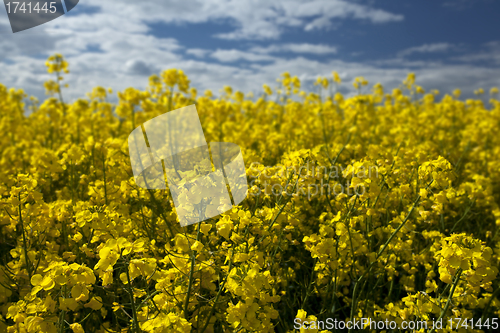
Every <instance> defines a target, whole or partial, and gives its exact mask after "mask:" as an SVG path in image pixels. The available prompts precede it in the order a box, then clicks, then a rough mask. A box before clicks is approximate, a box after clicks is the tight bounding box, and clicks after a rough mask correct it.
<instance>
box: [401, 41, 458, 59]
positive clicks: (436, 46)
mask: <svg viewBox="0 0 500 333" xmlns="http://www.w3.org/2000/svg"><path fill="white" fill-rule="evenodd" d="M453 47H454V46H453V44H450V43H433V44H424V45H421V46H414V47H410V48H408V49H405V50H403V51H401V52H399V53H398V55H399V56H400V57H405V56H409V55H411V54H413V53H436V52H446V51H448V50H450V49H452V48H453Z"/></svg>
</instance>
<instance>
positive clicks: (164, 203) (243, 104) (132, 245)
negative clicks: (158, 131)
mask: <svg viewBox="0 0 500 333" xmlns="http://www.w3.org/2000/svg"><path fill="white" fill-rule="evenodd" d="M47 67H48V71H49V73H53V75H54V78H55V80H53V81H49V82H46V84H45V88H46V89H47V93H48V94H49V95H50V96H49V98H48V99H46V100H45V101H43V102H38V101H36V100H35V99H34V98H27V96H26V95H25V93H24V92H23V91H22V90H16V89H12V88H11V89H8V88H7V87H5V86H3V85H0V130H1V133H2V135H1V136H0V151H1V159H0V169H1V172H0V195H1V197H0V332H28V333H32V332H33V333H34V332H54V333H56V332H59V333H61V332H75V333H81V332H91V333H93V332H102V333H104V332H134V333H136V332H155V333H160V332H165V333H167V332H197V333H203V332H206V333H208V332H298V331H299V329H297V327H296V325H295V323H297V322H299V323H301V322H303V321H307V322H308V323H311V322H317V321H324V320H326V319H327V318H335V319H337V320H338V321H344V322H347V321H349V320H351V321H352V320H355V319H359V318H371V319H372V320H378V321H385V320H389V321H395V322H397V323H401V322H402V321H412V320H413V321H417V320H420V321H428V322H432V321H433V320H437V319H443V320H444V321H447V320H449V319H450V318H466V319H473V321H467V322H465V325H464V323H463V322H462V323H461V324H462V325H461V326H460V327H459V328H458V329H455V328H453V330H452V329H450V328H449V327H446V328H443V329H442V330H438V331H439V332H451V331H453V332H457V331H458V332H494V331H496V330H495V326H494V325H493V322H496V321H494V320H493V319H494V318H497V317H499V316H500V292H499V290H500V281H499V279H498V268H497V267H498V264H499V255H500V241H499V235H498V230H499V229H500V207H499V205H500V135H499V134H500V102H499V101H498V100H496V99H495V97H496V94H498V89H496V88H493V89H492V90H491V100H490V101H489V102H483V101H482V100H481V99H479V98H478V99H470V100H466V101H462V100H460V99H459V98H458V97H459V95H460V91H455V92H454V94H453V96H449V95H445V96H442V95H439V92H437V91H432V92H425V91H424V89H423V88H422V87H419V86H417V85H416V83H415V76H414V75H413V74H410V75H408V77H407V78H406V79H405V80H404V81H403V83H402V84H401V87H400V88H399V89H394V90H393V91H392V92H385V91H384V88H383V87H382V86H381V85H380V84H376V85H374V86H373V89H371V90H370V89H369V88H368V82H366V80H364V79H363V78H357V79H356V80H355V82H354V86H355V88H356V89H357V91H358V94H357V95H355V96H353V97H345V96H343V95H342V94H340V93H339V92H337V89H338V87H339V85H341V84H345V83H342V82H341V79H340V77H339V76H338V75H337V74H336V73H333V75H332V77H331V78H320V79H318V81H317V84H316V86H315V87H316V90H315V93H311V92H305V91H303V90H302V89H301V83H300V81H299V79H298V78H297V77H292V76H290V75H289V74H288V73H285V74H283V75H282V76H281V77H280V79H279V80H278V86H277V87H273V88H272V89H271V87H269V86H267V85H264V93H263V94H262V96H255V97H249V96H248V95H245V94H243V93H242V92H239V91H236V92H235V91H233V90H232V89H231V88H230V87H225V89H224V90H223V92H222V94H221V96H220V97H218V98H215V97H213V96H212V94H211V92H210V91H207V92H204V93H203V95H201V94H200V95H198V94H197V91H196V90H195V89H194V88H191V87H190V82H189V80H188V78H187V77H186V76H185V75H184V73H183V72H182V71H180V70H174V69H172V70H166V71H164V72H162V73H161V74H160V75H154V76H152V77H151V78H150V79H149V83H150V84H149V87H148V89H146V90H145V91H139V90H136V89H133V88H128V89H126V90H125V91H123V92H119V93H118V98H119V99H118V103H117V104H116V105H115V104H112V103H110V102H109V99H108V98H109V97H108V94H110V93H111V91H108V90H106V89H104V88H102V87H97V88H95V89H94V90H93V91H92V92H91V93H89V94H88V95H87V97H85V98H81V99H79V100H77V101H76V102H74V103H72V104H69V103H65V102H64V91H63V90H64V89H63V88H64V84H63V82H64V81H63V80H62V79H63V76H64V75H65V74H66V73H67V72H68V63H67V62H66V61H65V60H64V58H63V57H62V56H60V55H55V56H52V57H50V58H49V60H48V61H47ZM477 93H478V94H480V93H483V94H484V92H483V91H478V92H477ZM192 104H195V105H196V108H197V110H198V113H199V117H200V120H201V123H202V126H203V130H204V132H205V135H206V139H207V142H211V141H225V142H233V143H236V144H238V145H239V146H240V147H241V148H242V152H243V156H244V159H245V164H246V167H247V177H248V182H249V193H248V195H247V198H246V199H245V200H244V201H243V202H242V203H241V205H239V206H237V207H234V208H232V209H231V210H229V211H227V212H225V213H223V214H221V215H220V216H218V217H216V218H211V219H209V220H206V221H204V222H202V223H198V224H194V225H190V226H188V227H181V226H180V224H179V222H178V221H177V217H176V213H175V207H174V204H173V202H172V198H171V195H170V193H169V191H168V188H167V190H147V189H142V188H139V187H138V186H137V185H136V184H135V181H134V177H133V174H132V170H131V165H130V158H129V150H128V144H127V138H128V135H129V134H130V133H131V131H132V130H133V129H135V128H136V127H138V126H140V125H141V124H142V123H144V122H145V121H147V120H149V119H151V118H153V117H156V116H158V115H161V114H163V113H165V112H169V111H171V110H175V109H178V108H181V107H184V106H188V105H192ZM283 170H286V171H290V170H299V172H283ZM321 170H330V171H331V170H335V171H338V172H322V171H321ZM367 170H371V171H373V170H374V172H367ZM332 188H337V189H342V191H329V190H327V189H332ZM360 188H362V189H363V190H362V191H356V190H357V189H358V190H359V189H360ZM277 189H278V190H277ZM311 189H314V192H313V191H311ZM318 189H319V191H318ZM311 193H312V194H313V195H311ZM480 320H481V323H482V324H481V325H479V326H478V325H477V323H479V321H480ZM495 320H496V319H495ZM471 323H473V324H476V326H475V327H474V328H472V326H471ZM467 325H468V326H467ZM309 326H312V327H310V328H311V329H306V328H307V327H308V326H304V327H302V328H301V329H300V331H301V332H341V331H346V330H340V329H335V328H334V329H328V330H327V329H326V328H323V327H319V328H318V327H316V328H315V327H313V326H314V325H309ZM352 331H354V330H352ZM366 331H373V332H375V329H371V330H369V329H368V328H367V329H366ZM393 331H394V332H397V331H398V330H393ZM399 331H404V330H399ZM406 331H407V332H412V331H419V332H430V331H432V330H431V328H430V327H429V328H428V329H427V330H426V329H420V330H417V329H416V330H406ZM388 332H389V331H388Z"/></svg>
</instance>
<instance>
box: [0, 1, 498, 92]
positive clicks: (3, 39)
mask: <svg viewBox="0 0 500 333" xmlns="http://www.w3.org/2000/svg"><path fill="white" fill-rule="evenodd" d="M498 13H500V2H499V1H495V0H456V1H449V0H415V1H413V0H412V1H410V0H357V1H356V0H353V1H342V0H275V1H268V0H171V1H152V0H151V1H148V0H142V1H132V0H122V1H113V0H106V1H102V0H81V1H80V3H79V4H78V6H77V7H75V8H74V9H73V10H72V11H71V12H70V13H69V14H67V15H65V16H63V17H60V18H58V19H56V20H54V21H52V22H49V23H47V24H45V25H42V26H39V27H35V28H32V29H30V30H27V31H24V32H19V33H16V34H12V32H11V30H10V27H9V25H8V20H7V15H6V12H5V10H4V9H3V8H0V55H1V56H2V57H1V58H0V73H1V74H0V82H2V83H3V84H6V85H7V86H9V87H20V88H24V89H25V90H26V91H27V92H28V93H30V94H33V95H35V96H37V97H39V98H43V96H44V91H43V85H42V84H43V81H44V80H46V79H48V78H49V76H48V75H47V74H46V73H45V67H44V61H45V59H46V57H47V56H48V55H50V54H53V53H55V52H60V53H62V54H64V55H65V56H66V57H67V59H68V60H69V62H70V69H71V71H72V72H71V74H70V75H69V76H68V77H67V83H69V84H70V88H68V89H67V91H66V92H65V93H66V94H67V95H68V96H69V98H70V99H75V98H78V97H83V96H84V94H85V92H88V91H90V90H91V88H92V87H93V86H96V85H101V86H104V87H111V88H113V89H114V90H115V91H116V90H122V89H125V88H126V87H129V86H134V87H137V88H141V89H142V88H144V87H145V86H146V85H147V82H148V77H149V75H151V74H154V73H159V72H160V71H161V70H164V69H167V68H180V69H182V70H184V71H185V72H186V73H187V74H188V76H189V78H190V79H191V81H192V85H193V86H195V87H196V88H198V90H200V91H203V90H205V89H211V90H213V91H214V92H215V93H217V92H218V91H219V90H220V89H221V88H222V87H223V86H224V85H231V86H233V87H234V88H236V89H239V90H242V91H244V92H249V91H253V92H255V93H257V94H258V93H260V92H261V91H262V84H263V83H268V84H270V85H271V86H273V85H274V84H275V80H276V78H277V77H278V76H279V75H280V74H281V73H282V72H284V71H289V72H290V73H291V74H292V75H297V76H299V77H300V78H301V79H302V80H303V82H304V85H305V86H307V87H309V86H311V84H312V82H313V81H314V80H315V79H316V78H317V77H318V76H328V75H331V72H332V71H333V70H335V71H338V72H339V73H340V75H341V77H342V78H343V79H344V81H345V84H344V88H343V89H344V92H346V93H350V92H351V91H350V87H351V85H350V83H351V81H352V80H353V78H354V77H356V76H365V77H366V78H367V79H368V80H369V81H370V83H371V84H374V83H377V82H381V83H382V84H384V86H385V87H386V88H387V89H392V88H394V87H397V86H398V85H399V84H400V82H401V81H402V80H403V79H404V78H405V77H406V74H407V73H408V72H410V71H413V72H415V73H416V74H417V83H419V84H421V85H422V86H424V88H426V89H427V90H430V89H439V90H440V91H441V92H442V93H449V92H451V91H452V90H453V89H455V88H461V89H462V90H463V92H464V96H465V97H470V96H472V93H473V91H474V90H475V89H477V88H480V87H482V88H484V89H489V88H491V87H492V86H500V24H499V23H498Z"/></svg>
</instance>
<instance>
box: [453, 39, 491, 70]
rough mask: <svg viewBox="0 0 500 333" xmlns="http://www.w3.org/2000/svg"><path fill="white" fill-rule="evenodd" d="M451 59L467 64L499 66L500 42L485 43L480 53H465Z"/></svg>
mask: <svg viewBox="0 0 500 333" xmlns="http://www.w3.org/2000/svg"><path fill="white" fill-rule="evenodd" d="M453 59H454V60H458V61H462V62H467V63H474V62H482V63H493V64H496V65H500V41H494V42H489V43H486V44H484V49H482V50H480V51H476V52H473V53H467V54H464V55H461V56H457V57H454V58H453Z"/></svg>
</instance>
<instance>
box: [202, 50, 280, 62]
mask: <svg viewBox="0 0 500 333" xmlns="http://www.w3.org/2000/svg"><path fill="white" fill-rule="evenodd" d="M210 56H211V57H212V58H215V59H217V60H219V61H222V62H233V61H237V60H246V61H272V60H275V59H276V58H274V57H271V56H268V55H263V54H257V53H252V52H247V51H241V50H236V49H231V50H220V49H217V50H216V51H215V52H213V53H212V54H211V55H210Z"/></svg>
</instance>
